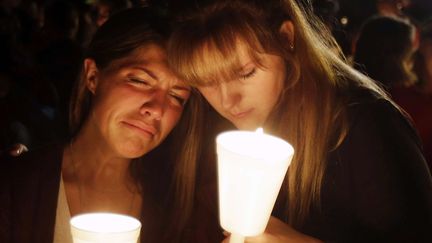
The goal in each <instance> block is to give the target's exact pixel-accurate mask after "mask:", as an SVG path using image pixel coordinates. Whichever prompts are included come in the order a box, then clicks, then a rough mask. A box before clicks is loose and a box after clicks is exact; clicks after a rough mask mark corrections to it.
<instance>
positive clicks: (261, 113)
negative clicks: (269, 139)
mask: <svg viewBox="0 0 432 243" xmlns="http://www.w3.org/2000/svg"><path fill="white" fill-rule="evenodd" d="M239 45H242V44H239ZM238 51H239V57H240V62H241V65H242V69H241V70H240V71H239V73H238V78H237V79H236V80H222V82H220V83H219V84H218V85H212V86H202V87H198V89H199V91H200V92H201V93H202V95H203V96H204V97H205V98H206V100H207V101H208V102H209V103H210V105H211V106H212V107H213V108H214V109H215V110H216V111H217V112H218V113H219V114H221V115H222V116H223V117H225V118H226V119H228V120H229V121H230V122H232V123H233V124H234V125H235V126H236V127H237V128H238V129H243V130H254V129H256V128H257V127H260V126H263V125H264V123H265V122H266V120H267V117H268V116H269V114H270V112H271V111H272V110H273V108H274V107H275V106H276V104H277V102H278V101H279V98H280V95H281V92H282V89H283V85H284V80H285V78H286V68H285V62H284V61H283V59H282V58H281V57H279V56H275V55H270V54H260V59H261V62H262V64H263V66H264V67H260V66H259V65H258V64H256V63H254V62H253V61H252V58H251V57H250V56H249V55H248V54H247V52H246V51H245V49H244V48H243V47H242V46H239V48H238Z"/></svg>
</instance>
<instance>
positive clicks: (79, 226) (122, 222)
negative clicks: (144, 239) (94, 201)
mask: <svg viewBox="0 0 432 243" xmlns="http://www.w3.org/2000/svg"><path fill="white" fill-rule="evenodd" d="M70 224H71V233H72V237H73V240H74V243H84V242H85V243H90V242H106V243H136V242H137V240H138V237H139V232H140V229H141V223H140V222H139V221H138V220H137V219H135V218H133V217H129V216H126V215H121V214H113V213H89V214H81V215H77V216H75V217H73V218H72V219H71V220H70Z"/></svg>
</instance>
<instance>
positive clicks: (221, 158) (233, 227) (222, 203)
mask: <svg viewBox="0 0 432 243" xmlns="http://www.w3.org/2000/svg"><path fill="white" fill-rule="evenodd" d="M216 143H217V154H218V177H219V211H220V223H221V226H222V228H223V229H225V230H226V231H228V232H231V242H243V238H244V237H245V236H255V235H259V234H261V233H263V232H264V230H265V227H266V225H267V222H268V220H269V217H270V214H271V211H272V209H273V206H274V203H275V201H276V198H277V195H278V193H279V190H280V187H281V185H282V182H283V179H284V177H285V174H286V171H287V169H288V166H289V164H290V162H291V159H292V157H293V155H294V149H293V148H292V146H291V145H290V144H288V143H287V142H285V141H284V140H282V139H280V138H277V137H274V136H271V135H267V134H263V133H262V132H261V133H260V132H249V131H231V132H225V133H222V134H220V135H219V136H218V137H217V139H216Z"/></svg>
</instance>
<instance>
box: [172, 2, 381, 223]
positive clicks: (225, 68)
mask: <svg viewBox="0 0 432 243" xmlns="http://www.w3.org/2000/svg"><path fill="white" fill-rule="evenodd" d="M261 2H263V1H242V0H239V1H236V0H232V1H229V0H228V1H216V2H215V3H214V4H212V5H209V6H207V7H205V8H200V9H199V10H195V11H194V12H191V13H187V14H186V15H185V17H184V18H183V19H181V21H180V23H179V25H178V28H177V29H176V30H175V31H174V33H173V34H172V36H171V38H170V41H169V43H168V59H169V61H170V62H171V65H172V67H173V68H174V69H175V70H176V71H177V72H178V74H179V75H180V76H181V77H182V78H183V79H184V80H186V81H187V82H189V83H190V84H191V85H194V86H200V85H207V84H213V83H217V82H221V81H220V80H232V78H233V77H235V75H238V74H237V72H238V70H239V67H240V63H239V57H238V54H237V49H236V47H237V43H238V42H239V41H240V42H241V43H242V44H245V46H247V47H248V48H249V49H248V51H249V54H250V56H251V58H252V60H254V61H255V62H256V63H257V64H259V65H261V64H260V60H259V58H258V56H259V55H258V54H259V53H263V52H264V53H271V54H274V55H278V56H280V57H282V58H283V59H284V60H285V62H286V67H287V70H288V71H287V78H286V81H285V88H284V90H283V92H282V95H281V97H280V100H279V103H278V105H277V106H276V107H275V108H274V111H273V113H272V115H270V117H269V118H268V121H267V124H266V126H268V128H267V129H269V131H270V132H272V133H274V134H276V135H278V136H280V137H282V138H284V139H286V140H287V141H289V142H290V143H291V144H292V145H293V146H294V148H295V156H294V158H293V161H292V163H291V165H290V168H289V171H288V173H287V176H286V180H285V183H284V188H283V191H284V192H285V193H286V204H287V211H286V220H287V221H288V222H289V223H290V224H291V225H293V226H294V227H296V226H301V225H302V223H303V222H304V220H305V219H306V217H307V216H308V214H309V212H310V210H311V208H312V207H319V204H320V192H321V186H322V181H323V178H324V175H325V169H326V166H327V156H328V153H329V151H331V150H333V149H335V148H336V147H337V146H338V145H339V144H340V143H341V142H342V141H343V139H344V137H345V135H346V134H347V132H348V122H349V121H348V120H347V117H346V111H345V107H346V105H347V102H348V99H347V97H346V95H344V92H345V93H346V91H347V90H348V89H350V87H352V86H362V87H365V88H367V89H370V90H372V91H374V92H376V93H378V94H380V95H381V96H382V97H384V98H386V99H388V97H387V95H386V94H385V93H384V92H383V91H382V89H380V88H379V87H378V86H377V85H376V84H375V83H374V82H373V81H372V80H370V79H368V78H367V77H365V76H364V75H362V74H360V73H359V72H357V71H355V70H354V69H352V68H351V67H350V66H349V65H348V64H347V63H346V61H345V59H344V56H343V54H342V52H341V51H340V48H339V46H338V45H337V43H336V41H335V40H334V38H333V37H332V36H331V34H330V32H329V31H328V29H327V28H326V26H325V25H324V24H322V23H321V22H320V21H319V20H317V18H316V17H314V15H313V14H311V13H310V10H309V9H308V8H306V6H307V5H305V6H303V5H299V4H297V3H296V1H294V0H286V1H278V0H269V1H266V2H265V3H261ZM285 20H290V21H292V23H293V25H294V33H295V34H294V40H293V41H292V43H289V41H288V40H287V38H286V37H285V36H283V35H282V34H281V33H280V27H281V24H282V23H283V21H285ZM292 46H293V48H292Z"/></svg>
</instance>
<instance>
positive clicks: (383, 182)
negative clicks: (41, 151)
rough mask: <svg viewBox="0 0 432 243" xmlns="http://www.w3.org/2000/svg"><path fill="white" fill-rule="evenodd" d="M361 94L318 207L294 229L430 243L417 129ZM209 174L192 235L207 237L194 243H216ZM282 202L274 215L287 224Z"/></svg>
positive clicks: (426, 177) (430, 215) (431, 207)
mask: <svg viewBox="0 0 432 243" xmlns="http://www.w3.org/2000/svg"><path fill="white" fill-rule="evenodd" d="M366 93H368V92H366ZM366 93H364V94H361V95H360V96H359V97H356V98H355V100H353V101H352V102H350V105H349V106H348V107H347V109H348V119H349V121H350V124H351V126H350V130H349V132H348V134H347V136H346V138H345V139H344V141H343V143H342V144H341V145H340V146H339V147H338V148H337V149H336V150H334V151H332V152H331V153H330V154H329V159H328V166H327V169H326V173H325V177H324V181H323V186H322V191H321V192H322V193H321V204H320V207H321V208H320V209H317V208H314V209H312V211H311V213H310V215H309V217H308V218H307V219H306V222H305V224H304V225H303V226H302V227H299V228H297V230H299V231H300V232H303V233H305V234H307V235H310V236H313V237H316V238H318V239H321V240H323V241H325V242H432V179H431V175H430V172H429V170H428V167H427V164H426V162H425V160H424V158H423V155H422V151H421V147H420V142H419V139H418V137H417V134H416V131H415V130H414V129H413V128H412V126H411V125H410V124H409V122H408V121H407V120H406V119H405V117H404V116H403V115H402V114H401V113H400V112H399V111H398V110H397V109H396V108H395V107H394V106H393V105H392V104H391V103H390V102H388V101H386V100H383V99H380V98H377V97H374V96H373V95H370V94H366ZM213 141H214V140H213ZM213 148H214V145H213ZM213 156H214V155H213ZM210 161H214V159H213V160H211V159H209V160H206V161H204V162H205V163H209V162H210ZM209 167H210V168H211V167H213V170H214V171H215V170H216V165H215V163H214V164H212V165H209ZM206 170H207V171H209V170H210V169H208V168H207V169H206ZM209 177H213V179H214V181H213V182H208V183H207V184H206V186H203V187H202V188H201V190H200V194H201V195H199V196H198V199H199V202H200V204H202V205H200V207H197V208H198V209H199V210H200V211H199V212H196V215H195V220H197V221H198V222H200V223H199V224H197V227H196V229H195V230H196V231H197V232H202V231H204V230H205V232H208V233H207V237H206V236H203V235H202V233H197V235H198V238H200V239H201V241H196V242H220V240H221V239H223V236H222V233H221V232H222V229H221V228H220V227H219V225H218V211H217V187H216V185H217V184H216V173H215V172H214V173H213V174H211V173H210V174H209V173H207V178H209ZM280 196H281V195H280ZM282 198H283V197H282ZM281 201H282V200H279V203H278V204H277V205H275V208H274V211H273V216H276V217H277V218H279V219H281V220H283V221H285V222H286V220H284V219H286V217H285V216H284V212H285V206H284V205H283V204H281V203H280V202H281ZM210 218H212V219H210Z"/></svg>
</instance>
